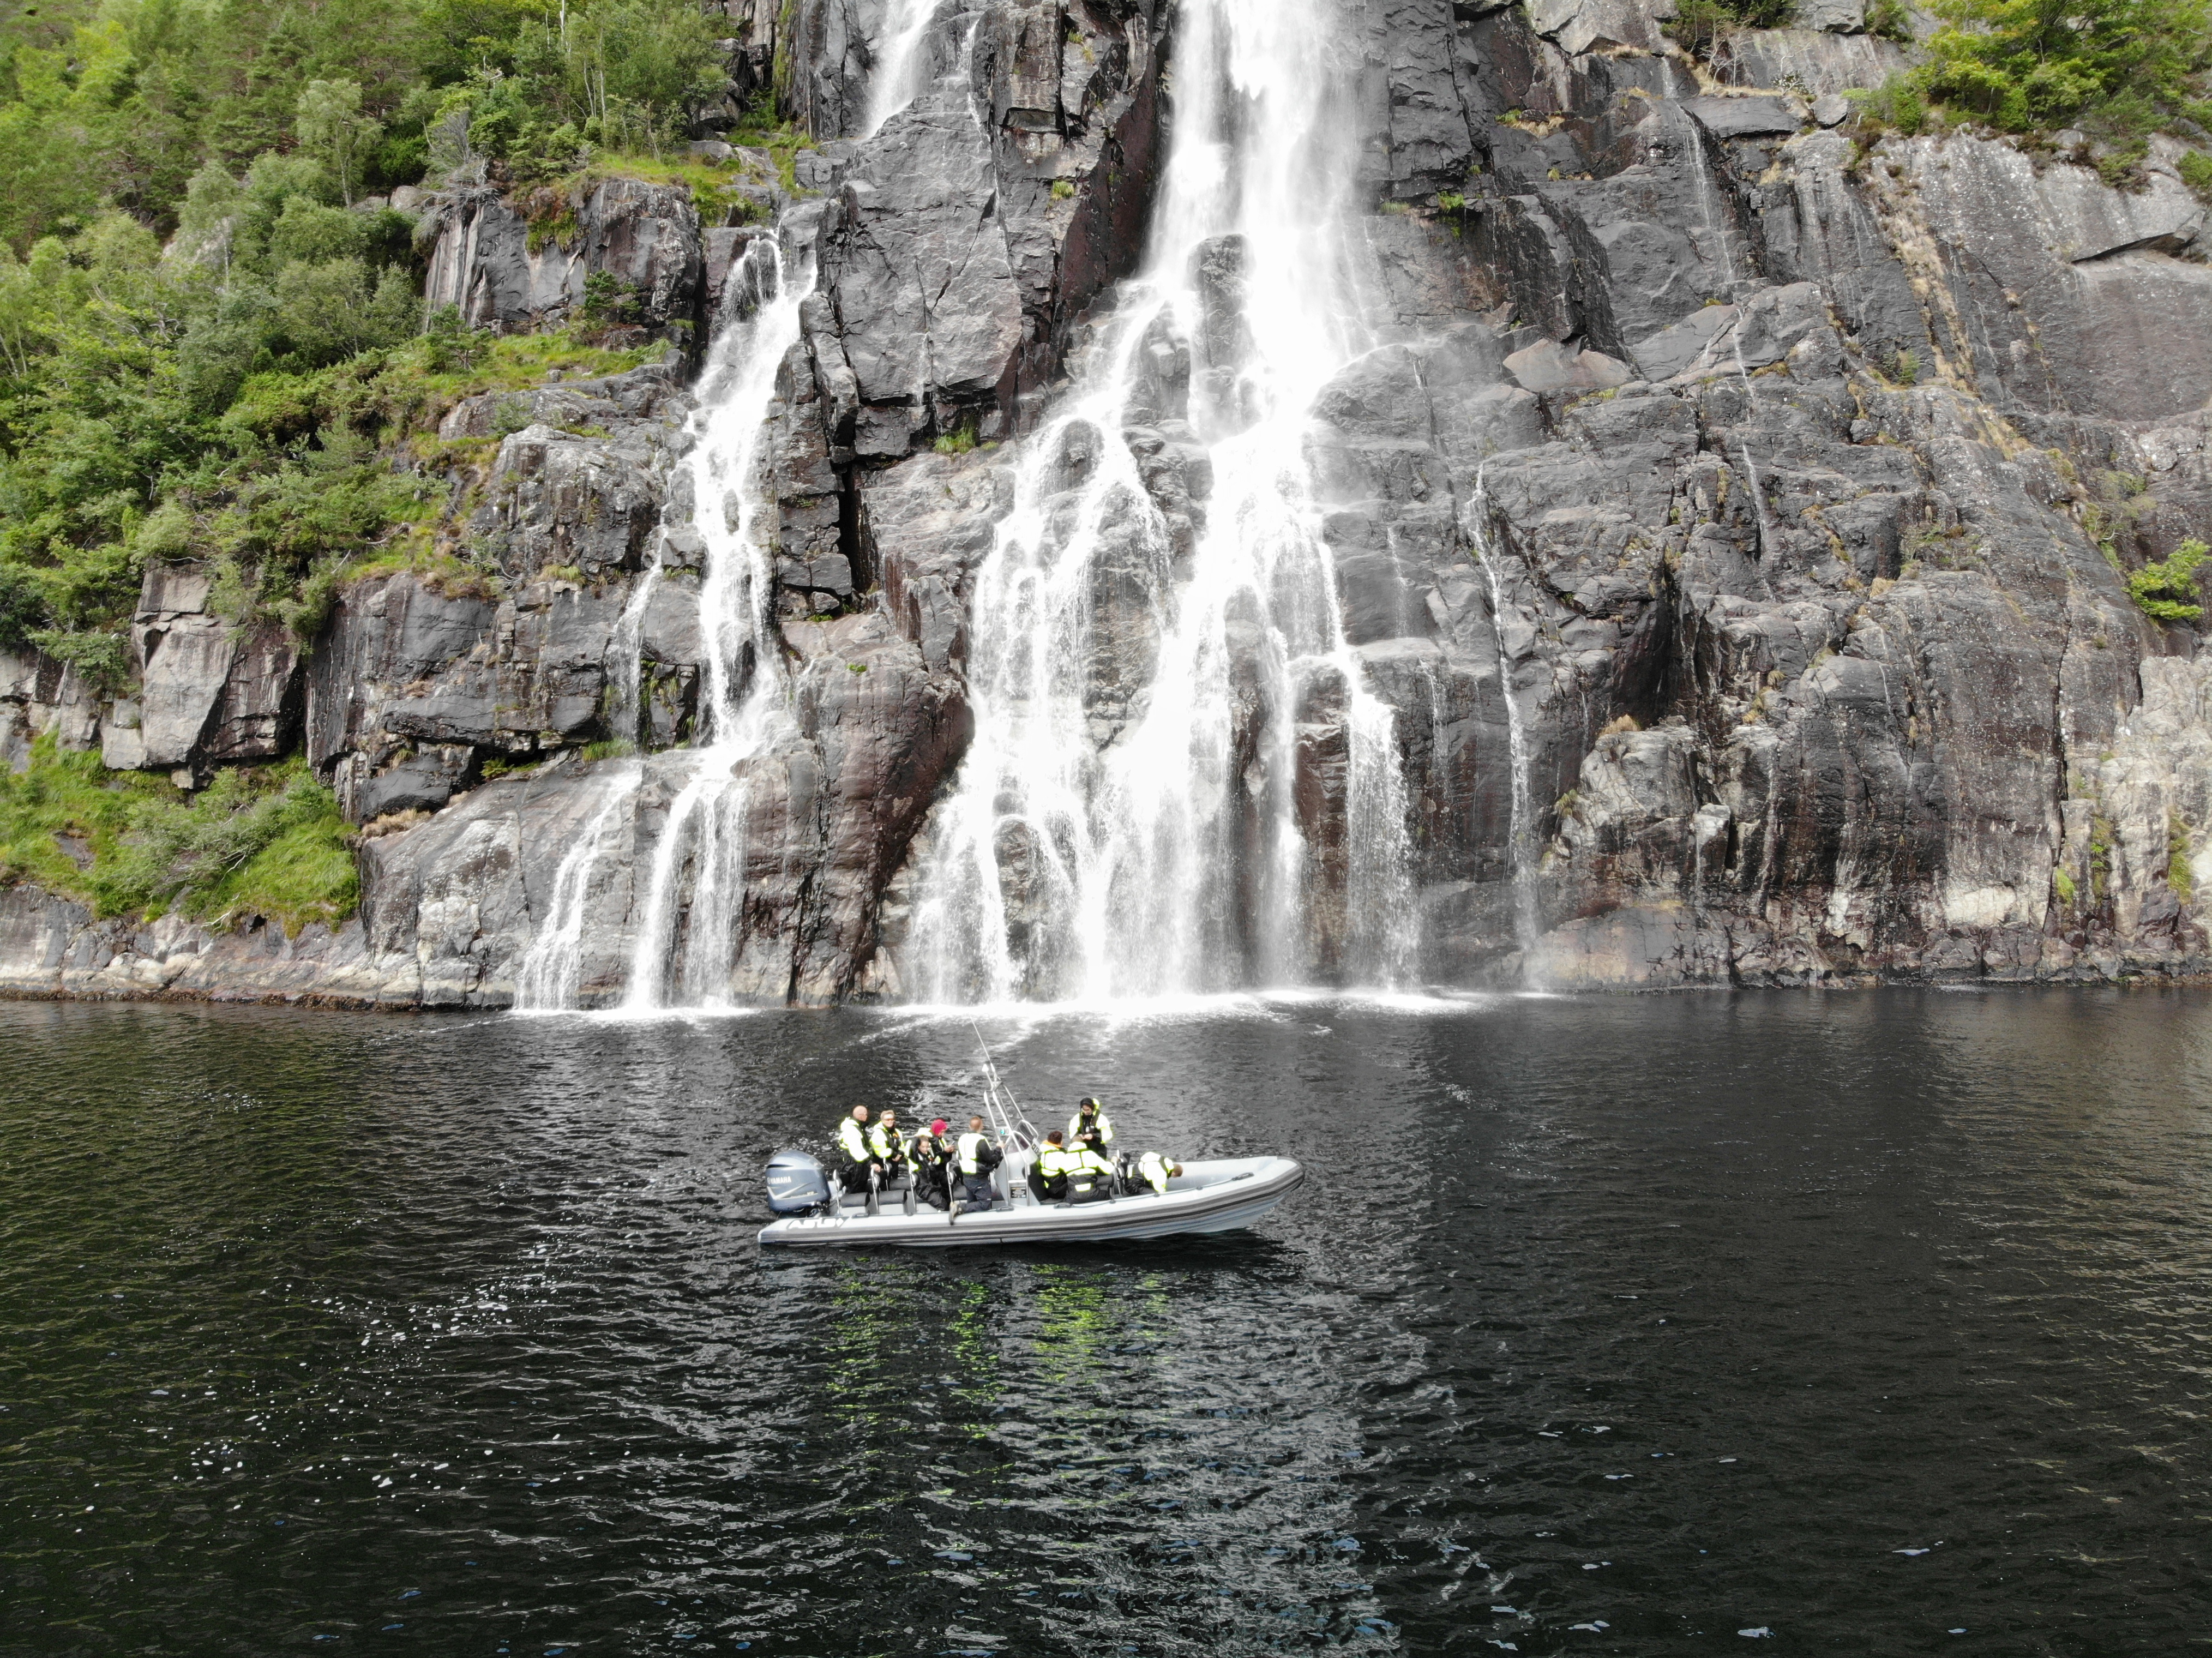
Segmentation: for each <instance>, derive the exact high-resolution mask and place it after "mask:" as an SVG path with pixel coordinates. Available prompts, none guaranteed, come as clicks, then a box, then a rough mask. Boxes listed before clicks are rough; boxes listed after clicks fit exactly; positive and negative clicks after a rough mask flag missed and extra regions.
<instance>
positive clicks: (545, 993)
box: [514, 765, 644, 1013]
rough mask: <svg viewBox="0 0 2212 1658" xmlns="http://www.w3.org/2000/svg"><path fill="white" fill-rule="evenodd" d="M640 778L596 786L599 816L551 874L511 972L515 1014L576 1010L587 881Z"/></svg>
mask: <svg viewBox="0 0 2212 1658" xmlns="http://www.w3.org/2000/svg"><path fill="white" fill-rule="evenodd" d="M643 776H644V770H643V768H641V767H640V766H636V765H629V766H624V767H622V768H619V769H617V770H615V771H613V772H611V773H610V774H608V776H607V777H606V779H605V781H604V783H603V784H602V788H603V790H604V794H603V797H602V799H601V800H600V803H599V811H597V812H595V813H594V814H593V815H592V821H591V822H590V823H588V824H587V825H586V827H585V829H584V832H583V833H582V834H581V835H578V836H577V837H576V840H575V842H574V844H573V845H572V846H570V847H569V848H568V852H567V853H565V854H564V855H563V856H562V859H561V866H560V868H559V869H557V870H556V871H555V872H554V875H553V893H552V897H551V900H550V902H549V903H548V904H547V906H546V915H545V924H544V926H541V927H539V928H538V935H537V937H535V938H532V940H531V941H530V948H529V950H527V951H526V953H525V954H524V956H523V958H522V965H521V966H520V968H518V969H516V970H515V975H514V1005H515V1010H516V1011H518V1012H523V1013H540V1012H550V1011H555V1010H557V1009H561V1008H570V1007H574V1006H575V1005H577V1001H578V999H579V997H580V993H581V991H582V988H583V977H584V924H585V921H586V918H587V917H588V916H589V915H590V914H591V901H592V876H593V875H594V874H595V873H596V872H598V869H599V859H600V858H601V856H602V855H603V854H604V853H605V851H606V848H607V841H608V839H609V837H610V835H611V833H612V831H613V829H614V828H615V826H616V824H617V823H620V822H621V821H622V817H623V809H624V808H625V807H627V806H628V805H629V802H630V799H631V798H632V797H633V796H634V795H635V794H636V793H637V786H638V784H639V782H640V781H641V780H642V778H643Z"/></svg>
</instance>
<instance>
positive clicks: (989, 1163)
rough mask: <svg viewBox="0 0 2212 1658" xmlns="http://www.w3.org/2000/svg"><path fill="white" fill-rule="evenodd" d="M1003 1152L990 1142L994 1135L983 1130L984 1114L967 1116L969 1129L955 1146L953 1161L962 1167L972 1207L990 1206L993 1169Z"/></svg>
mask: <svg viewBox="0 0 2212 1658" xmlns="http://www.w3.org/2000/svg"><path fill="white" fill-rule="evenodd" d="M1002 1155H1003V1154H1002V1153H1001V1152H1000V1150H999V1148H998V1147H997V1146H995V1145H992V1144H991V1137H990V1136H989V1135H988V1134H987V1133H984V1132H983V1120H982V1119H981V1117H970V1118H969V1119H968V1132H967V1133H964V1134H963V1135H962V1136H961V1137H960V1139H959V1140H958V1141H957V1144H956V1145H955V1146H954V1149H953V1162H954V1163H955V1164H956V1165H957V1167H958V1169H959V1170H960V1181H961V1185H962V1187H963V1190H964V1191H965V1192H966V1193H967V1197H966V1203H967V1205H968V1206H969V1207H971V1208H976V1209H988V1208H989V1207H990V1206H991V1171H992V1170H993V1169H996V1168H997V1167H998V1166H999V1160H1000V1157H1001V1156H1002Z"/></svg>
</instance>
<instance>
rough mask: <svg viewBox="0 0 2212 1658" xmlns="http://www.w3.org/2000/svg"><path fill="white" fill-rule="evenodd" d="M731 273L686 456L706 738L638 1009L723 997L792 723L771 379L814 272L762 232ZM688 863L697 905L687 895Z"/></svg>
mask: <svg viewBox="0 0 2212 1658" xmlns="http://www.w3.org/2000/svg"><path fill="white" fill-rule="evenodd" d="M731 280H732V282H737V281H739V280H742V281H743V282H744V283H745V284H746V287H747V289H748V292H747V294H746V295H745V297H746V299H747V300H749V301H750V310H749V311H748V312H747V313H744V314H743V315H742V316H740V317H739V318H738V319H736V320H733V321H732V322H731V323H730V324H729V325H727V326H726V328H724V330H723V331H722V332H721V334H720V336H719V337H717V339H716V341H715V344H714V368H713V369H712V370H711V371H710V373H709V374H708V377H707V379H706V380H705V382H704V383H703V384H702V386H701V388H700V398H699V401H700V414H699V416H697V419H698V422H699V424H698V431H697V439H696V442H695V443H694V444H693V445H692V447H691V449H690V452H689V453H688V454H687V455H686V456H685V458H684V465H685V466H686V467H687V468H688V469H689V470H690V474H691V477H690V483H691V490H690V495H691V498H692V501H693V502H694V507H693V511H694V513H695V514H696V517H695V519H694V522H695V525H696V528H697V529H698V531H699V532H700V535H701V537H702V539H703V540H704V541H705V544H706V559H705V564H704V570H703V574H702V579H701V580H700V583H699V638H700V647H701V661H702V669H703V672H702V676H701V683H700V688H699V698H700V710H699V717H698V724H697V729H698V731H699V732H701V733H702V736H703V737H704V738H705V741H704V743H703V744H702V746H700V747H697V748H695V749H693V750H690V753H689V755H688V756H685V758H686V761H687V762H688V765H689V768H690V775H689V777H688V779H687V780H685V782H684V786H683V787H682V788H681V789H680V790H679V791H678V793H677V795H676V798H675V799H674V800H673V801H672V802H671V804H670V805H669V808H668V817H667V822H666V823H665V824H664V825H663V827H662V829H661V831H660V836H659V841H657V842H656V843H655V844H654V847H653V865H652V870H651V873H650V874H649V876H648V877H647V882H646V895H647V896H646V900H645V905H644V909H643V912H642V914H641V915H640V917H639V919H638V924H637V932H636V935H635V944H634V946H633V949H632V953H631V957H630V966H629V983H628V986H627V987H626V989H625V992H624V994H623V1007H624V1008H625V1009H627V1010H629V1011H647V1010H651V1009H654V1008H659V1007H661V1006H663V1005H666V1003H667V1002H668V1001H669V1000H670V999H671V991H673V992H674V993H675V995H676V997H677V998H678V999H681V1000H683V1001H684V1002H685V1003H686V1004H689V1005H702V1006H714V1005H721V1004H723V1003H725V1002H726V1001H727V999H728V993H729V973H730V967H731V963H732V958H733V957H734V953H735V950H736V938H737V931H738V920H739V903H740V901H741V900H742V897H743V896H744V845H745V842H744V825H745V816H746V811H747V809H748V807H749V806H750V798H751V786H752V781H753V779H752V775H751V766H750V762H752V761H754V760H755V759H757V757H758V756H761V755H762V754H763V753H764V752H766V751H767V750H770V749H772V748H773V747H774V746H775V744H776V741H777V739H778V738H781V737H783V736H785V735H787V733H788V732H789V731H790V729H791V713H790V708H789V703H788V699H787V695H786V687H785V684H784V680H783V675H782V673H781V668H780V662H781V652H780V645H779V641H778V637H777V635H776V629H775V608H774V607H775V548H774V544H773V543H774V537H775V513H774V511H773V503H771V502H770V501H769V500H768V499H767V497H766V495H765V492H764V490H763V488H762V479H761V477H760V474H761V471H762V470H763V465H764V462H765V454H764V451H765V448H766V442H767V439H768V435H769V418H768V417H769V405H770V404H772V403H773V402H774V401H775V389H776V375H777V373H778V371H779V370H780V369H781V367H782V365H783V360H784V357H785V355H786V354H787V353H788V352H789V350H790V349H791V348H792V347H793V345H794V344H796V343H798V340H799V305H800V302H801V301H804V300H805V297H806V295H807V293H808V292H809V291H810V290H811V288H812V286H813V277H812V270H811V265H810V266H809V268H808V270H806V272H805V274H804V276H801V277H800V278H799V279H798V280H790V279H788V278H787V273H786V271H785V270H784V261H783V253H782V250H781V247H780V246H779V245H778V243H777V240H776V239H775V237H773V236H763V237H761V238H759V239H757V240H755V241H754V242H753V243H752V244H751V245H750V246H749V247H748V248H747V249H746V250H745V258H744V267H743V268H742V269H741V270H738V271H733V272H732V275H731ZM687 871H688V872H689V875H690V890H689V893H688V896H689V899H690V902H688V903H679V902H678V899H679V896H685V895H684V891H683V889H684V876H685V874H686V872H687Z"/></svg>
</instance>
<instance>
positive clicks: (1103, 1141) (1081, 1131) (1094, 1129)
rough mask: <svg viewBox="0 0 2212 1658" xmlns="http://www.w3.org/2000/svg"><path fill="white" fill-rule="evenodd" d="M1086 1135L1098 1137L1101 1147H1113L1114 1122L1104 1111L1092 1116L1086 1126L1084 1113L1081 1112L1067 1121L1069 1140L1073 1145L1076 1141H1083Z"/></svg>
mask: <svg viewBox="0 0 2212 1658" xmlns="http://www.w3.org/2000/svg"><path fill="white" fill-rule="evenodd" d="M1086 1134H1095V1135H1097V1137H1098V1144H1099V1145H1113V1144H1114V1120H1113V1119H1112V1118H1111V1117H1109V1116H1108V1115H1107V1114H1105V1113H1104V1112H1103V1111H1100V1112H1096V1113H1094V1114H1092V1115H1091V1121H1090V1122H1089V1124H1088V1125H1085V1122H1084V1121H1083V1113H1082V1112H1080V1111H1079V1112H1077V1113H1076V1114H1074V1115H1073V1116H1072V1117H1070V1118H1069V1119H1068V1120H1067V1138H1068V1140H1069V1142H1070V1143H1071V1144H1073V1142H1074V1141H1077V1140H1079V1139H1083V1138H1084V1136H1085V1135H1086Z"/></svg>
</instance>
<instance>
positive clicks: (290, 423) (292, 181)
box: [0, 0, 724, 680]
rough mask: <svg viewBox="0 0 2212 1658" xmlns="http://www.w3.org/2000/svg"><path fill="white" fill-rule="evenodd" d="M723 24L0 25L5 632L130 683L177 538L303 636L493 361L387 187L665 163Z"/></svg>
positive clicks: (458, 19) (1, 575) (369, 6)
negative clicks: (427, 280) (444, 414)
mask: <svg viewBox="0 0 2212 1658" xmlns="http://www.w3.org/2000/svg"><path fill="white" fill-rule="evenodd" d="M723 84H724V81H723V70H722V67H721V64H720V60H719V58H718V57H717V55H716V52H715V50H714V28H713V27H712V25H711V24H710V22H709V21H708V19H707V18H706V17H705V16H703V15H702V14H701V13H700V11H699V10H698V9H697V8H696V5H693V4H691V3H689V0H597V3H584V4H574V5H569V6H566V7H562V6H550V5H544V4H538V3H533V0H433V3H428V4H410V3H408V0H321V3H307V4H300V3H270V0H216V3H211V4H194V3H191V0H143V3H124V4H119V5H112V6H107V7H103V8H100V9H98V10H96V11H94V10H90V9H74V10H72V9H69V8H66V7H64V8H56V7H52V6H41V7H39V8H36V9H28V10H26V11H24V12H23V13H21V15H18V16H17V17H16V18H15V20H14V21H13V23H12V25H11V26H10V27H9V38H8V40H7V43H6V45H5V46H4V47H0V642H5V643H8V644H21V643H25V642H29V643H33V644H36V645H37V646H39V647H40V648H42V649H44V650H46V652H47V653H50V654H52V655H53V656H56V657H58V658H61V659H64V660H67V661H70V662H71V663H73V664H75V665H77V666H78V668H79V670H80V671H82V672H83V673H85V674H87V675H88V676H89V677H93V678H94V679H95V680H98V679H107V680H115V679H119V677H121V675H122V674H123V672H124V670H125V661H124V656H123V649H122V646H123V641H122V638H121V636H120V635H119V634H118V632H116V631H115V629H116V628H117V626H118V623H121V622H122V621H123V620H124V619H125V617H126V616H128V615H129V613H130V610H131V605H132V603H133V600H134V599H135V597H136V595H137V589H138V575H139V572H140V570H141V569H142V568H143V564H144V562H145V561H146V560H148V559H149V558H163V557H173V556H179V555H182V554H185V553H186V552H187V551H190V552H192V553H195V554H197V555H200V556H213V557H214V558H216V560H217V561H218V563H219V568H220V569H221V572H222V585H221V588H220V592H219V601H220V603H221V604H222V607H223V608H224V609H225V610H228V612H229V613H231V614H232V615H233V616H235V617H236V618H238V619H240V620H247V619H262V618H264V617H276V618H279V619H282V620H283V621H286V622H289V623H292V624H293V625H294V626H295V627H297V628H298V629H300V630H301V632H302V633H303V634H311V633H312V632H313V629H314V627H315V625H316V624H317V623H319V620H320V612H321V610H322V609H323V608H324V607H325V606H326V605H327V603H328V600H329V597H330V594H331V592H332V591H333V590H334V584H335V582H336V581H337V580H338V579H339V578H340V577H341V576H342V574H343V572H344V571H345V570H346V568H348V566H349V564H351V563H354V562H357V561H358V560H360V559H361V558H362V556H364V555H366V554H367V553H368V551H369V550H371V549H373V548H374V547H375V546H376V545H377V544H380V542H382V541H385V540H386V539H389V538H390V537H392V536H394V535H395V534H400V533H404V527H405V525H407V524H408V523H409V521H410V517H411V516H412V515H414V514H416V513H418V512H419V510H420V508H419V507H418V504H417V502H416V496H415V492H414V488H413V485H412V483H411V482H410V479H409V477H407V475H406V474H404V472H399V471H394V470H393V468H392V465H390V463H389V460H388V459H386V458H385V457H383V456H382V455H380V451H381V450H382V449H384V448H385V447H386V445H387V444H388V442H389V440H391V439H392V437H394V436H395V435H397V433H398V431H401V430H404V428H405V426H406V424H407V422H408V419H409V416H410V414H411V413H413V412H414V411H416V410H419V409H420V408H421V407H422V406H423V405H424V404H425V403H426V402H427V401H428V400H431V399H435V398H437V397H439V396H440V395H441V393H442V394H444V395H445V396H447V398H450V397H451V396H452V395H455V394H457V393H458V392H463V391H465V390H467V389H470V387H469V386H468V385H467V384H466V383H465V382H467V381H468V380H470V379H471V374H472V371H476V372H477V374H478V376H479V377H481V375H483V374H488V375H489V376H490V382H489V383H495V382H496V381H497V380H499V379H500V378H501V362H500V361H496V360H495V359H496V358H497V357H498V356H499V355H500V354H498V353H496V352H493V351H488V350H487V349H486V347H485V344H484V343H471V342H469V341H466V340H464V339H461V338H459V337H458V336H457V334H456V331H455V327H454V325H453V321H452V319H430V327H429V331H428V332H425V331H424V326H423V325H424V319H423V318H422V307H421V303H420V300H419V297H418V295H419V293H420V277H421V270H420V261H421V255H422V250H418V249H417V248H416V246H414V243H413V232H414V223H413V221H412V219H411V218H410V216H406V215H404V214H399V213H395V212H392V211H390V210H387V209H381V208H379V207H377V206H376V205H375V203H377V201H378V199H379V198H380V197H382V196H384V195H385V194H386V193H387V192H389V191H391V190H392V189H393V188H394V187H395V186H398V185H408V184H413V183H416V182H417V181H419V180H421V179H422V178H423V176H424V174H425V173H426V172H428V171H437V170H442V169H444V168H446V167H451V166H452V165H453V164H454V163H455V162H456V161H461V160H463V159H465V158H468V157H471V156H480V157H484V158H489V160H491V161H494V162H495V163H496V164H497V172H498V174H499V176H501V178H503V179H505V180H507V181H508V182H512V183H518V184H519V183H526V182H531V181H532V180H537V179H552V178H557V177H559V176H561V175H563V174H568V173H574V172H575V171H577V170H578V169H580V168H583V167H587V166H590V165H592V163H593V162H594V161H598V162H599V164H601V165H605V164H606V163H607V161H610V160H611V159H618V158H620V157H622V156H623V155H629V154H633V153H634V154H635V155H639V156H641V157H643V158H653V157H656V156H658V155H659V154H661V153H662V152H664V151H666V150H669V149H671V148H672V147H674V146H677V145H679V144H680V143H681V142H682V140H683V138H684V137H685V136H686V134H687V130H688V127H689V125H690V119H691V117H692V113H693V112H694V110H695V109H696V106H697V105H698V103H699V102H700V100H702V99H703V98H705V97H707V96H708V95H709V94H715V93H718V92H719V91H720V88H721V87H722V86H723ZM165 249H166V255H165ZM577 343H578V344H579V346H581V343H580V342H577ZM526 355H529V356H532V357H534V358H544V357H545V355H546V354H545V351H544V348H543V347H542V346H541V347H540V348H538V349H536V350H535V351H533V352H532V353H528V354H526ZM488 358H489V359H494V360H489V361H488V360H487V359H488ZM513 366H515V367H522V366H523V365H522V364H521V363H520V362H518V363H516V364H515V365H513ZM538 366H541V367H542V366H543V365H542V363H541V364H539V365H538Z"/></svg>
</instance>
